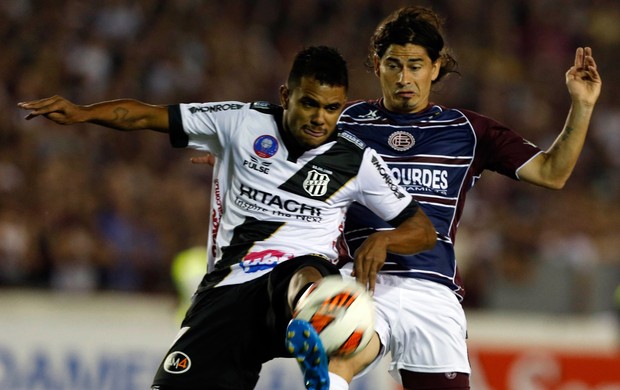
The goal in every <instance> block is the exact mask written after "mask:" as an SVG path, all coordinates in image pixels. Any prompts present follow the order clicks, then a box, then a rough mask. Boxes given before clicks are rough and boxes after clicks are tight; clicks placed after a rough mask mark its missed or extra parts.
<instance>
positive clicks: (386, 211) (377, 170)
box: [357, 148, 419, 226]
mask: <svg viewBox="0 0 620 390" xmlns="http://www.w3.org/2000/svg"><path fill="white" fill-rule="evenodd" d="M358 184H359V193H360V195H359V199H357V201H358V202H359V203H361V204H362V205H364V206H366V207H368V208H369V209H370V210H371V211H372V212H374V213H375V214H377V215H378V216H379V217H381V218H382V219H383V220H385V221H387V222H390V224H391V225H393V226H398V225H399V224H400V223H401V222H402V221H404V220H405V219H407V218H409V217H410V216H413V215H414V214H415V213H416V212H417V210H418V207H419V206H418V203H417V202H416V201H415V200H414V199H413V197H412V196H411V194H409V193H408V192H407V191H404V190H403V189H402V188H401V187H400V186H399V185H398V182H397V181H396V179H395V178H394V177H393V176H392V174H391V172H390V169H389V168H388V166H387V165H386V163H385V162H384V161H383V159H382V158H381V157H380V156H379V155H378V154H377V152H376V151H375V150H374V149H372V148H367V149H366V150H365V151H364V158H363V160H362V164H361V166H360V171H359V174H358Z"/></svg>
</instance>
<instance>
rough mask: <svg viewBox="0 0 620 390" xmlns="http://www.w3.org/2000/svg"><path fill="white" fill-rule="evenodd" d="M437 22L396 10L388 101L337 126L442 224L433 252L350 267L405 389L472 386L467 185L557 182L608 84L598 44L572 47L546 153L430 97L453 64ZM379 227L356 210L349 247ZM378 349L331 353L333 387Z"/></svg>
mask: <svg viewBox="0 0 620 390" xmlns="http://www.w3.org/2000/svg"><path fill="white" fill-rule="evenodd" d="M440 28H441V23H440V18H439V17H438V15H436V14H435V13H434V12H433V11H432V10H430V9H427V8H422V7H404V8H402V9H399V10H397V11H395V12H393V13H392V14H391V15H389V16H388V17H387V18H386V19H385V20H384V21H383V22H382V23H381V24H380V25H379V26H378V27H377V28H376V30H375V32H374V34H373V36H372V38H371V41H370V53H369V60H370V63H371V64H372V67H373V71H374V73H375V75H376V76H377V77H378V78H379V82H380V85H381V89H382V94H383V97H382V98H380V99H378V100H372V101H364V102H357V103H353V104H351V105H350V106H349V107H348V108H346V109H345V110H344V112H343V114H342V115H341V117H340V120H339V128H340V129H341V130H345V131H348V132H351V133H353V134H355V135H356V136H357V137H359V138H360V139H362V140H363V141H364V142H365V143H366V144H367V145H368V146H370V147H372V148H374V149H376V150H377V152H378V153H379V154H380V155H381V156H382V157H383V158H384V160H385V161H386V162H387V163H388V166H389V167H390V169H391V171H392V173H393V174H394V175H395V177H396V178H397V180H399V181H400V183H399V184H400V185H401V187H402V188H404V189H406V190H407V191H408V192H410V193H411V194H412V195H413V196H414V197H415V198H416V199H418V201H420V204H421V207H422V208H423V209H424V210H425V211H426V213H427V214H428V215H429V217H430V218H431V220H432V221H433V225H434V226H435V228H436V229H437V244H436V245H435V247H434V248H433V249H432V250H430V251H427V252H423V253H421V254H417V255H412V256H399V255H388V257H387V258H386V259H385V260H384V261H374V262H369V263H368V264H366V265H365V266H364V267H363V268H360V267H359V266H358V264H356V265H355V271H354V275H355V276H356V277H357V279H358V280H359V281H360V282H362V283H367V284H368V286H369V288H370V289H372V290H374V297H375V302H376V305H377V307H378V309H379V310H378V318H377V326H376V330H377V333H378V334H379V336H380V339H381V344H382V349H381V351H380V352H379V354H378V355H377V359H375V362H376V361H378V360H379V358H381V357H382V356H384V355H385V354H386V353H387V352H388V351H389V352H390V353H391V355H392V362H391V364H390V368H389V370H390V372H391V373H392V374H393V375H394V376H395V377H396V378H399V379H400V380H401V381H402V384H403V387H404V388H405V389H469V388H470V384H469V375H470V372H471V369H470V366H469V362H468V358H467V346H466V341H465V339H466V333H467V328H466V326H467V325H466V320H465V314H464V311H463V309H462V306H461V300H462V299H463V296H464V289H463V286H462V283H461V280H460V277H459V273H458V268H457V264H456V258H455V255H454V246H453V243H454V241H455V238H456V230H457V227H458V222H459V219H460V217H461V215H462V211H463V207H464V205H465V198H466V195H467V192H468V191H469V190H470V189H471V188H472V187H473V185H474V184H475V181H476V179H477V178H478V177H479V176H480V174H481V173H482V172H483V171H485V170H492V171H496V172H498V173H500V174H503V175H506V176H508V177H510V178H512V179H515V180H520V181H523V182H526V183H531V184H534V185H537V186H541V187H545V188H551V189H561V188H562V187H563V186H564V184H565V183H566V181H567V179H568V178H569V176H570V175H571V172H572V171H573V168H574V166H575V164H576V162H577V158H578V156H579V154H580V152H581V149H582V147H583V144H584V140H585V137H586V133H587V130H588V126H589V123H590V118H591V116H592V111H593V109H594V106H595V104H596V101H597V99H598V96H599V94H600V89H601V84H602V83H601V78H600V76H599V74H598V72H597V67H596V63H595V61H594V58H593V56H592V50H591V49H590V48H588V47H585V48H581V47H580V48H577V50H576V54H575V60H574V63H573V64H572V66H571V67H570V69H569V70H568V71H567V72H566V76H565V78H566V86H567V88H568V93H569V95H570V97H571V106H570V109H569V111H568V116H567V118H566V122H565V123H564V126H563V127H561V128H560V129H561V131H560V134H559V135H558V136H557V138H556V140H555V141H554V142H553V144H552V145H551V147H549V148H548V149H547V150H541V149H539V148H538V147H537V146H535V145H533V144H532V143H530V142H528V141H527V140H525V139H523V137H521V136H520V135H519V134H518V133H516V132H514V131H512V130H511V129H509V128H507V127H506V126H504V125H502V124H501V123H499V122H497V121H495V120H493V119H490V118H488V117H485V116H482V115H480V114H478V113H475V112H471V111H468V110H464V109H455V108H449V107H444V106H441V105H438V104H434V103H432V102H431V101H430V93H431V86H432V85H433V84H434V83H436V82H438V81H440V80H441V79H442V77H443V76H444V75H446V74H448V73H450V72H452V71H454V68H455V66H456V61H455V60H454V59H453V58H452V57H451V56H450V55H449V54H448V53H447V51H446V48H445V47H444V39H443V37H442V33H441V30H440ZM558 127H560V126H558ZM384 228H386V226H385V224H383V223H382V222H381V221H379V220H378V218H377V217H376V216H374V214H373V213H372V212H370V211H369V210H368V209H366V208H364V207H362V206H359V207H358V206H355V205H354V206H353V207H351V208H350V209H349V211H348V213H347V222H346V226H345V237H346V242H347V244H348V246H349V253H355V250H356V249H357V248H358V246H359V244H360V243H361V242H363V239H364V238H365V237H367V236H368V234H372V233H373V232H375V231H378V230H382V229H384ZM346 273H351V270H350V269H346V268H345V269H343V274H346ZM372 353H374V351H365V353H362V354H360V355H359V356H354V357H353V358H352V359H349V360H342V359H338V358H332V359H331V361H330V371H332V374H331V375H332V376H331V378H332V380H331V383H332V387H331V388H332V389H346V388H347V387H348V384H347V383H346V382H350V381H351V379H352V377H353V376H354V375H355V374H359V372H360V370H363V369H365V370H369V369H370V368H371V367H372V366H374V364H371V365H370V366H366V365H367V364H368V357H369V355H371V354H372ZM364 372H365V371H364ZM335 374H337V375H335ZM338 376H339V377H340V378H338ZM345 380H346V381H345Z"/></svg>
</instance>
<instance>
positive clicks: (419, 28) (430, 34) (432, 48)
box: [367, 6, 457, 81]
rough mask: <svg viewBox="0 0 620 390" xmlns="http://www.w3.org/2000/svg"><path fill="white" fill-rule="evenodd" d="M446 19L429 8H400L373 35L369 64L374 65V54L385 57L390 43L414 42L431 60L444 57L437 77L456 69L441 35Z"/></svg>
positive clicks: (439, 77)
mask: <svg viewBox="0 0 620 390" xmlns="http://www.w3.org/2000/svg"><path fill="white" fill-rule="evenodd" d="M442 24H443V21H442V20H441V19H440V18H439V16H438V15H437V14H436V13H435V12H434V11H432V10H431V9H429V8H425V7H418V6H409V7H403V8H400V9H398V10H396V11H394V12H393V13H391V14H390V15H389V16H388V17H387V18H385V19H384V20H383V21H382V22H381V23H380V24H379V26H377V28H376V30H375V32H374V34H373V35H372V37H371V38H370V48H369V53H368V62H367V65H368V66H369V67H373V57H374V56H375V55H377V56H378V57H379V58H382V57H383V55H384V54H385V52H386V50H387V49H388V47H390V45H392V44H394V45H403V46H404V45H406V44H408V43H412V44H414V45H418V46H422V47H423V48H425V49H426V52H427V54H428V56H429V57H430V59H431V61H433V62H435V61H437V59H441V67H440V70H439V76H438V77H437V80H435V81H439V80H441V78H442V77H443V76H445V75H446V74H448V73H452V72H456V68H457V63H456V60H455V59H454V58H453V57H452V56H451V55H450V54H449V53H448V52H447V50H446V49H445V48H444V39H443V36H442V35H441V26H442Z"/></svg>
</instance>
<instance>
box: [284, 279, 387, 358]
mask: <svg viewBox="0 0 620 390" xmlns="http://www.w3.org/2000/svg"><path fill="white" fill-rule="evenodd" d="M293 317H294V318H298V319H301V320H305V321H308V322H309V323H311V324H312V326H313V327H314V329H316V331H317V333H318V334H319V336H320V338H321V343H322V344H323V348H324V349H325V352H326V353H327V354H328V355H339V356H349V355H353V354H355V353H357V352H359V351H361V350H362V349H364V347H365V346H366V345H367V344H368V342H369V341H370V339H371V338H372V334H373V332H374V326H375V308H374V303H373V300H372V297H371V296H370V294H368V292H366V289H365V288H364V286H362V285H361V284H359V283H357V282H356V281H354V280H352V279H351V280H345V279H342V278H341V277H340V276H335V275H332V276H327V277H325V278H323V279H321V280H320V281H318V282H317V283H315V284H313V285H312V286H311V287H309V288H308V289H307V290H306V291H305V292H304V294H303V295H302V296H301V297H300V298H299V302H298V303H297V307H296V310H295V313H294V314H293Z"/></svg>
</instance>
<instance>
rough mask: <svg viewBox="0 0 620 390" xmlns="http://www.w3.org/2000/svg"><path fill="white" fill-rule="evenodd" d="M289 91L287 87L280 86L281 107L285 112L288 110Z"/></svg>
mask: <svg viewBox="0 0 620 390" xmlns="http://www.w3.org/2000/svg"><path fill="white" fill-rule="evenodd" d="M288 98H289V91H288V87H287V86H286V85H280V105H281V106H282V108H284V109H285V110H286V109H288Z"/></svg>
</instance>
